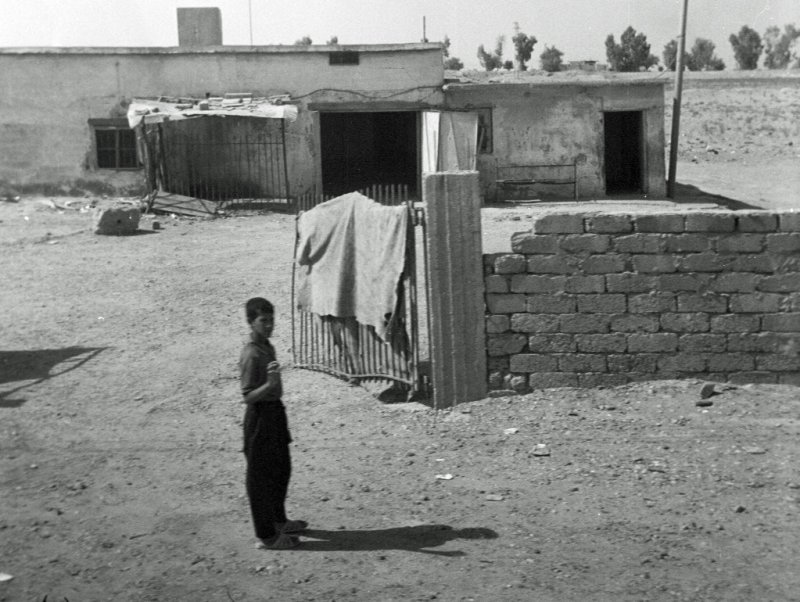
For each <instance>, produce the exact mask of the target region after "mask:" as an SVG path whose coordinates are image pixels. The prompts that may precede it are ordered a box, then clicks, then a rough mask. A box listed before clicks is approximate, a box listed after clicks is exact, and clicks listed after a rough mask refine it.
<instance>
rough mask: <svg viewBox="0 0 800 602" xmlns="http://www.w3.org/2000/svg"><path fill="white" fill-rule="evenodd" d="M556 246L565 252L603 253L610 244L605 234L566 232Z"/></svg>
mask: <svg viewBox="0 0 800 602" xmlns="http://www.w3.org/2000/svg"><path fill="white" fill-rule="evenodd" d="M558 246H559V248H560V249H562V250H563V251H565V252H567V253H605V252H606V251H608V249H609V247H610V246H611V244H610V239H609V237H608V235H607V234H567V235H566V236H563V237H562V238H561V240H559V241H558Z"/></svg>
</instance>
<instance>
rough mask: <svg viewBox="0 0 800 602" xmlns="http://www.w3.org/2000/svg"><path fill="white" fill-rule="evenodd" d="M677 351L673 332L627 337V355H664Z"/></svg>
mask: <svg viewBox="0 0 800 602" xmlns="http://www.w3.org/2000/svg"><path fill="white" fill-rule="evenodd" d="M677 349H678V335H677V334H675V333H673V332H654V333H652V334H631V335H628V353H664V352H672V351H676V350H677Z"/></svg>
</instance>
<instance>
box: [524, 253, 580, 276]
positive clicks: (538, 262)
mask: <svg viewBox="0 0 800 602" xmlns="http://www.w3.org/2000/svg"><path fill="white" fill-rule="evenodd" d="M577 263H578V262H577V261H576V260H575V258H574V257H570V256H569V255H534V256H532V257H528V272H529V273H531V274H572V273H573V272H577V271H578V265H577Z"/></svg>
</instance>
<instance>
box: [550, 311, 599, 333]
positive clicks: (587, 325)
mask: <svg viewBox="0 0 800 602" xmlns="http://www.w3.org/2000/svg"><path fill="white" fill-rule="evenodd" d="M610 322H611V316H607V315H604V314H565V315H562V316H561V322H560V325H561V332H572V333H581V332H586V333H592V332H597V333H604V332H608V325H609V323H610Z"/></svg>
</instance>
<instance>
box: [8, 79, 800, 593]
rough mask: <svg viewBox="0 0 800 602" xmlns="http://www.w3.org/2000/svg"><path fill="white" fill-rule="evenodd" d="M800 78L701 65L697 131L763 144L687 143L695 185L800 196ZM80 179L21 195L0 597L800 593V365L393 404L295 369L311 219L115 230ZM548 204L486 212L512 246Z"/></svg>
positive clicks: (688, 184) (15, 233)
mask: <svg viewBox="0 0 800 602" xmlns="http://www.w3.org/2000/svg"><path fill="white" fill-rule="evenodd" d="M729 83H730V82H729ZM789 86H790V84H786V83H785V81H781V82H779V84H777V85H775V86H773V88H772V89H771V91H770V92H769V95H770V96H769V99H770V103H771V104H770V105H769V106H770V109H769V110H770V111H772V112H776V111H777V113H775V115H776V116H773V118H772V119H767V117H764V116H763V114H762V113H763V111H762V110H761V108H760V106H758V103H756V102H755V100H754V99H758V98H761V95H762V94H763V92H762V91H761V90H760V89H759V88H756V87H754V86H751V85H750V84H749V83H748V84H746V85H741V86H735V85H730V86H729V87H725V88H719V87H717V88H713V86H709V88H713V89H712V90H711V91H708V90H706V89H705V88H702V87H699V88H697V90H695V92H694V94H693V93H692V90H693V89H692V88H691V87H690V88H688V89H687V92H686V102H687V104H686V105H685V109H684V116H683V123H684V125H685V127H686V129H685V132H686V133H687V140H694V138H692V136H694V137H699V136H695V134H697V133H698V132H702V131H703V130H704V128H705V129H708V128H710V127H712V126H711V125H709V124H710V123H725V124H726V129H725V133H724V134H719V133H718V134H717V136H718V137H717V138H715V142H714V144H716V145H717V146H719V147H720V149H726V150H735V151H737V152H736V153H731V152H728V154H727V155H724V154H723V153H722V152H718V153H716V154H715V153H713V152H710V151H707V150H706V149H705V146H708V145H709V142H708V140H705V139H703V141H705V142H706V144H705V145H703V144H702V142H701V141H695V142H692V143H691V144H689V143H688V142H687V144H689V148H687V150H686V151H682V153H681V162H680V164H679V167H678V179H679V182H680V184H681V187H680V189H679V192H680V193H681V196H680V198H679V199H677V200H678V201H680V202H709V200H714V199H716V201H717V202H719V203H720V204H722V205H726V204H727V205H732V206H733V208H737V203H742V204H745V205H749V206H763V207H775V208H790V207H795V208H800V202H798V192H797V191H798V190H800V185H792V181H793V180H792V178H794V182H797V178H798V177H800V176H799V175H798V174H800V169H798V167H800V133H799V132H798V129H797V128H798V127H800V92H799V91H798V90H800V87H797V86H796V85H795V86H794V87H793V88H789ZM784 88H787V89H789V91H788V92H786V91H785V90H784ZM701 102H702V104H699V103H701ZM748 102H749V103H750V106H751V108H750V111H749V112H748V113H747V116H749V117H752V119H750V121H748V120H747V119H746V118H744V119H743V118H741V115H739V113H736V114H730V113H728V112H726V111H728V110H733V109H732V107H734V108H736V107H738V108H736V110H737V111H739V110H740V109H741V106H742V105H743V104H745V103H748ZM708 103H711V104H708ZM701 109H702V110H701ZM741 110H743V109H741ZM770 114H772V113H770ZM768 122H769V123H772V124H776V123H783V125H782V126H781V127H778V128H777V129H776V130H774V131H770V132H769V134H768V135H764V136H761V135H760V132H761V130H756V129H754V128H758V127H762V128H763V127H765V124H767V123H768ZM732 130H736V132H734V131H732ZM748 140H753V141H755V140H758V141H759V143H758V145H755V146H753V147H751V150H750V152H748V153H744V152H738V151H739V150H740V149H744V148H746V147H747V145H748V144H749V142H747V141H748ZM728 141H730V146H729V145H728ZM789 142H792V144H791V145H790V144H788V143H789ZM744 155H747V159H746V160H740V159H739V158H740V157H742V156H744ZM695 158H696V162H695ZM751 169H752V170H753V171H751ZM781 174H782V175H781ZM68 200H69V199H47V198H23V199H21V200H20V201H19V202H18V203H7V202H0V247H1V248H2V257H3V267H2V276H3V277H2V281H3V285H2V289H0V307H2V313H0V332H2V342H1V343H0V496H1V498H2V501H1V506H0V507H2V512H0V574H2V575H0V601H25V602H27V601H37V602H39V601H41V600H42V599H43V598H44V597H45V596H47V599H48V600H49V601H50V602H53V601H54V600H55V601H58V602H61V601H62V600H64V599H65V598H66V599H68V600H69V601H70V602H83V601H106V600H114V601H115V602H127V601H130V602H133V601H136V602H141V601H159V602H162V601H173V600H180V601H184V600H186V601H218V600H219V601H223V602H224V601H230V600H235V601H261V600H274V601H284V600H286V601H296V600H297V601H300V600H309V601H311V600H314V601H337V602H339V601H349V600H354V601H370V602H371V601H406V600H445V601H468V600H475V601H494V600H509V601H517V600H519V601H528V600H537V601H539V600H540V601H549V600H553V601H561V600H579V599H591V600H614V601H616V600H726V601H727V600H741V601H751V600H776V601H778V600H780V601H782V600H800V594H798V592H800V571H798V570H797V567H798V565H797V558H798V557H800V520H798V511H800V471H799V470H798V466H800V443H798V442H799V441H800V438H799V436H800V394H798V389H797V388H795V387H789V386H776V385H745V386H739V387H719V393H718V394H717V395H715V396H713V397H711V398H710V400H709V401H711V402H712V405H711V406H708V407H698V406H697V405H696V402H697V401H698V400H699V399H700V395H699V390H700V386H701V384H702V383H700V382H698V381H654V382H650V383H641V384H635V385H628V386H624V387H618V388H609V389H593V390H580V389H558V390H545V391H538V392H534V393H532V394H529V395H524V396H509V397H492V398H488V399H484V400H481V401H477V402H473V403H465V404H460V405H458V406H457V407H456V408H455V409H454V410H452V411H442V412H438V413H437V412H435V411H433V410H432V409H431V408H429V407H428V406H427V405H425V404H423V403H399V404H384V403H381V402H379V401H378V400H376V399H375V398H374V397H372V396H371V395H370V394H369V393H368V392H367V391H365V390H364V389H362V388H359V387H352V386H348V385H347V384H346V383H343V382H341V381H339V380H336V379H334V378H331V377H328V376H325V375H321V374H317V373H313V372H308V371H304V370H298V369H293V368H292V366H291V330H290V321H289V310H290V307H289V306H290V302H289V298H290V297H289V295H290V264H291V245H292V242H293V217H291V216H288V215H282V214H267V215H258V216H236V217H233V216H232V217H227V218H223V219H217V220H213V221H204V220H194V219H188V218H170V217H169V216H162V217H159V218H157V219H158V221H160V222H161V223H162V224H163V228H162V229H160V230H157V231H154V230H153V229H152V222H153V218H152V217H145V218H143V220H142V223H141V230H140V234H139V235H136V236H131V237H100V236H96V235H94V234H92V233H91V232H90V230H89V225H90V215H89V213H87V212H82V211H81V210H80V209H81V207H83V206H84V205H86V203H88V202H90V201H91V199H73V200H74V201H76V202H74V203H71V208H67V207H66V205H65V203H66V202H67V201H68ZM529 211H530V210H529V209H528V208H509V209H491V210H486V212H485V216H484V239H485V248H491V249H493V250H494V249H501V248H502V247H503V246H504V245H507V237H508V235H509V234H510V233H511V232H513V231H517V230H522V229H525V227H526V226H525V224H526V220H527V218H528V214H529ZM253 295H264V296H267V297H268V298H270V299H272V300H273V301H274V302H275V304H276V306H277V308H278V312H279V313H278V326H277V329H276V332H275V337H274V341H275V343H276V349H277V351H278V354H279V359H281V360H282V362H283V364H284V366H285V368H284V382H285V389H286V391H287V395H286V404H287V408H288V412H289V418H290V424H291V428H292V433H293V436H294V439H295V442H294V444H293V461H294V476H293V480H292V485H291V489H290V494H289V508H290V515H291V516H292V517H294V518H304V519H306V520H309V521H310V522H311V527H312V528H311V530H310V531H309V532H308V533H307V537H304V538H303V544H302V546H301V547H300V548H298V549H296V550H292V551H287V552H265V551H259V550H256V549H254V547H253V543H254V540H253V536H252V530H251V526H250V519H249V515H248V509H247V503H246V498H245V497H244V462H243V457H242V454H241V451H240V449H241V417H242V412H243V408H242V405H241V404H240V403H239V394H238V382H237V369H236V359H237V357H238V352H239V349H240V346H241V343H242V341H243V340H244V338H245V336H246V333H247V326H246V324H245V322H244V317H243V312H242V303H243V302H244V300H246V299H247V298H248V297H250V296H253ZM448 476H449V477H451V478H443V477H448ZM8 576H10V577H11V579H8V580H6V578H7V577H8Z"/></svg>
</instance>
